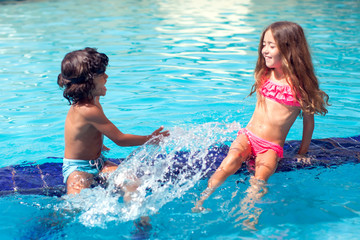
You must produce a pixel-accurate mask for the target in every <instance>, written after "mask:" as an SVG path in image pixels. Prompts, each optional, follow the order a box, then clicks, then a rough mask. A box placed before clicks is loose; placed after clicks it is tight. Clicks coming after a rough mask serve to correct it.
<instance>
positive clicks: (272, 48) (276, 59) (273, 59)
mask: <svg viewBox="0 0 360 240" xmlns="http://www.w3.org/2000/svg"><path fill="white" fill-rule="evenodd" d="M261 53H262V54H263V56H264V58H265V63H266V66H267V67H268V68H281V55H280V52H279V49H278V47H277V45H276V42H275V39H274V36H273V34H272V32H271V31H270V30H268V31H267V32H266V33H265V35H264V41H263V48H262V51H261Z"/></svg>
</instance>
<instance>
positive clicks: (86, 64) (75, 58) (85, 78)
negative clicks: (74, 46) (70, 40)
mask: <svg viewBox="0 0 360 240" xmlns="http://www.w3.org/2000/svg"><path fill="white" fill-rule="evenodd" d="M108 62H109V58H108V57H107V56H106V55H105V54H104V53H99V52H97V50H96V49H95V48H89V47H87V48H85V49H83V50H77V51H73V52H70V53H68V54H66V55H65V57H64V59H63V61H62V63H61V73H60V74H59V76H58V80H57V83H58V85H59V86H60V87H61V88H64V92H63V95H64V97H65V98H66V99H67V100H68V101H69V104H76V103H78V102H81V101H89V100H92V99H93V96H92V94H91V91H92V90H93V89H94V88H95V84H94V77H95V76H96V75H99V74H102V73H104V72H105V71H106V67H107V65H108Z"/></svg>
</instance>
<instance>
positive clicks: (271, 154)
mask: <svg viewBox="0 0 360 240" xmlns="http://www.w3.org/2000/svg"><path fill="white" fill-rule="evenodd" d="M278 161H279V157H278V155H277V154H276V152H275V151H274V150H268V151H266V152H265V153H261V154H258V155H257V156H256V159H255V178H256V179H259V180H262V181H265V182H267V180H268V179H269V177H270V176H271V175H272V174H273V173H274V172H275V170H276V168H277V164H278Z"/></svg>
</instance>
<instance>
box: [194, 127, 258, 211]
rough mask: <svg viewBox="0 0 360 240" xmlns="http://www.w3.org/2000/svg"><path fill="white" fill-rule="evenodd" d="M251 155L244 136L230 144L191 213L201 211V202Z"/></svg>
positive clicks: (247, 141) (248, 144) (238, 137)
mask: <svg viewBox="0 0 360 240" xmlns="http://www.w3.org/2000/svg"><path fill="white" fill-rule="evenodd" d="M250 153H251V148H250V143H249V140H248V138H247V136H246V135H245V134H240V135H238V136H237V138H236V139H235V141H234V142H233V143H232V144H231V146H230V149H229V152H228V155H227V156H226V158H225V159H224V160H223V161H222V163H221V164H220V166H219V168H218V169H217V170H216V171H215V173H214V174H213V175H212V176H211V178H210V179H209V181H208V187H207V188H206V189H205V191H204V192H203V193H202V194H201V198H200V200H199V201H198V202H197V203H196V206H195V208H194V209H193V211H198V210H200V211H201V210H202V204H203V202H204V201H205V200H206V199H207V198H208V197H209V196H210V195H211V194H212V193H213V192H214V191H215V189H216V188H217V187H219V186H220V185H221V184H222V183H223V182H224V181H225V180H226V179H227V178H228V177H229V176H230V175H232V174H234V173H235V172H236V171H237V170H239V168H240V167H241V165H242V163H243V162H244V161H245V160H246V159H247V158H248V157H249V155H250Z"/></svg>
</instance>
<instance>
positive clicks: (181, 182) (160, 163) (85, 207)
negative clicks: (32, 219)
mask: <svg viewBox="0 0 360 240" xmlns="http://www.w3.org/2000/svg"><path fill="white" fill-rule="evenodd" d="M239 128H240V124H239V123H236V122H233V123H230V124H222V123H217V122H215V123H214V122H213V123H205V124H202V125H196V126H194V125H192V126H189V127H187V128H185V127H184V128H182V127H175V128H173V129H170V136H169V137H167V138H165V139H163V140H162V141H161V142H160V144H159V145H149V144H145V145H143V146H141V147H139V148H138V149H136V150H135V151H134V152H133V153H132V154H130V156H129V157H127V159H126V160H125V161H124V162H123V163H122V164H120V166H119V167H118V169H117V170H116V171H115V172H114V173H113V174H112V175H111V176H110V178H109V180H108V186H107V187H106V188H102V187H96V188H94V189H85V190H83V191H82V192H81V193H80V194H78V195H76V196H72V197H68V196H67V197H66V198H67V200H68V201H66V202H67V203H66V207H67V208H70V209H78V211H79V215H78V221H79V222H81V223H82V224H84V225H86V226H90V227H92V226H100V227H104V228H105V227H106V224H107V223H108V222H115V223H120V222H125V221H130V220H135V219H138V218H139V217H141V216H150V215H153V214H156V213H157V212H158V211H159V210H160V209H161V207H162V206H164V205H165V204H166V203H169V202H171V201H173V200H174V199H176V198H181V197H182V196H183V195H184V194H185V193H186V192H187V191H189V190H190V189H191V188H192V187H193V186H194V185H195V184H196V182H198V181H199V180H200V179H202V178H204V177H206V176H208V174H209V173H211V172H212V171H214V170H215V164H214V159H218V157H217V156H215V154H216V151H213V150H212V149H213V148H216V147H217V146H218V145H220V144H224V143H227V142H229V143H230V141H231V140H232V139H233V136H234V132H235V131H237V130H238V129H239ZM124 199H125V200H126V199H131V200H130V201H124Z"/></svg>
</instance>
